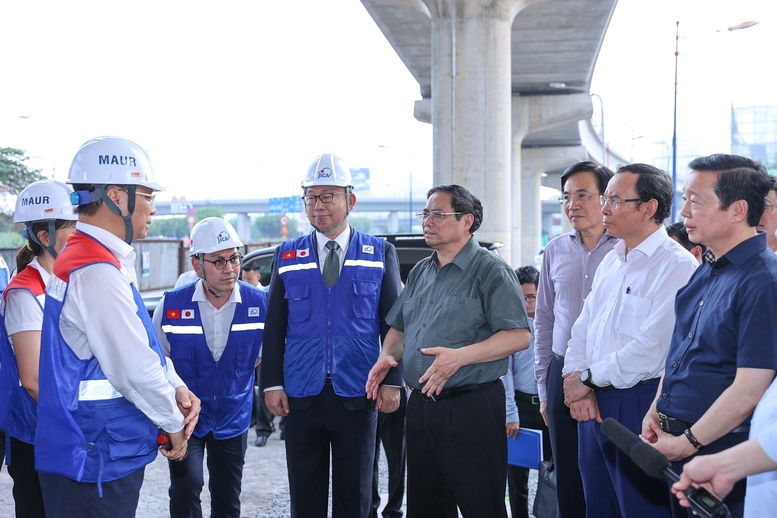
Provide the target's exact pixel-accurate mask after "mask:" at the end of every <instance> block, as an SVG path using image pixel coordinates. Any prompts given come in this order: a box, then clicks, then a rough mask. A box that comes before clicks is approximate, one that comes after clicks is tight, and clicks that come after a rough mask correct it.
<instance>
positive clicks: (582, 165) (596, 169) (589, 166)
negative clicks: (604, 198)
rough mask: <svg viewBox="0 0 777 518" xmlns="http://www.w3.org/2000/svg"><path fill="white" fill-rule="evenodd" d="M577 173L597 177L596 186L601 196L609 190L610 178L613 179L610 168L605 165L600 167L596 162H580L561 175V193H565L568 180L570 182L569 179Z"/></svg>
mask: <svg viewBox="0 0 777 518" xmlns="http://www.w3.org/2000/svg"><path fill="white" fill-rule="evenodd" d="M577 173H591V174H593V175H594V176H595V177H596V186H597V187H598V188H599V194H602V193H604V190H605V189H606V188H607V183H608V182H609V181H610V178H612V175H613V173H612V171H610V170H609V169H608V168H606V167H604V166H603V165H599V164H597V163H596V162H591V161H588V160H586V161H584V162H578V163H576V164H572V165H571V166H569V167H568V168H567V170H566V171H564V173H563V174H562V175H561V191H562V192H563V191H564V187H566V185H567V180H569V177H570V176H572V175H573V174H577Z"/></svg>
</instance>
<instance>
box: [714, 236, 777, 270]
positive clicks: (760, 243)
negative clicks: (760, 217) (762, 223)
mask: <svg viewBox="0 0 777 518" xmlns="http://www.w3.org/2000/svg"><path fill="white" fill-rule="evenodd" d="M766 243H767V242H766V233H765V232H759V233H758V234H757V235H755V236H753V237H751V238H748V239H746V240H744V241H742V242H741V243H739V244H738V245H737V246H735V247H734V248H732V249H731V250H729V251H728V252H726V253H725V254H723V256H722V257H718V260H717V261H715V264H725V262H723V263H720V262H719V261H721V260H724V261H728V262H730V263H731V264H733V265H734V266H741V265H742V264H743V263H744V262H745V261H747V260H748V259H750V258H751V257H752V256H754V255H756V254H758V253H760V252H762V251H763V250H764V249H765V248H766Z"/></svg>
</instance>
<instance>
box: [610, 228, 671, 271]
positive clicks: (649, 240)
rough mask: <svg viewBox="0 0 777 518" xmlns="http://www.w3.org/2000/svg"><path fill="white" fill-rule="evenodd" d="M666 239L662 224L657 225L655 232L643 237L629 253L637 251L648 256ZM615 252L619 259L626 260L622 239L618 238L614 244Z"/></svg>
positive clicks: (666, 235) (624, 245)
mask: <svg viewBox="0 0 777 518" xmlns="http://www.w3.org/2000/svg"><path fill="white" fill-rule="evenodd" d="M667 239H669V235H668V234H667V233H666V229H665V228H664V226H663V225H659V226H658V228H657V229H656V230H655V232H653V233H652V234H650V235H649V236H648V237H646V238H645V239H643V240H642V242H641V243H640V244H638V245H637V246H635V247H634V248H632V249H631V250H630V251H629V253H633V252H637V251H639V252H641V253H642V254H644V255H646V256H647V257H650V256H651V255H653V253H654V252H655V251H656V250H658V247H660V246H661V243H663V242H664V241H666V240H667ZM615 252H616V253H617V254H618V257H619V258H620V260H621V261H623V262H625V261H626V243H624V242H623V240H620V241H618V242H617V243H616V244H615Z"/></svg>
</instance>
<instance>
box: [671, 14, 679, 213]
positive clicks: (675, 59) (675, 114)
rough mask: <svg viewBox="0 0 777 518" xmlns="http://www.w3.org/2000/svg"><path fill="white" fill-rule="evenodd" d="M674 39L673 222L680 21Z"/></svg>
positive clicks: (675, 180) (674, 210) (673, 211)
mask: <svg viewBox="0 0 777 518" xmlns="http://www.w3.org/2000/svg"><path fill="white" fill-rule="evenodd" d="M674 38H675V41H674V128H673V130H672V223H674V222H675V217H676V214H677V208H676V206H677V203H675V199H676V198H677V60H678V56H679V55H680V51H679V47H680V22H679V21H677V22H676V29H675V37H674Z"/></svg>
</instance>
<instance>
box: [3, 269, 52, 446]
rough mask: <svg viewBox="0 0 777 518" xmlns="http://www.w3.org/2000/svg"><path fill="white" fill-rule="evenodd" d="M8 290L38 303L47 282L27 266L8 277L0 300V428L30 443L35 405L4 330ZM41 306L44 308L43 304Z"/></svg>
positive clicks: (33, 425) (34, 424)
mask: <svg viewBox="0 0 777 518" xmlns="http://www.w3.org/2000/svg"><path fill="white" fill-rule="evenodd" d="M11 290H27V291H29V292H30V293H31V294H32V296H33V297H35V302H37V303H38V305H39V306H40V302H39V301H38V298H37V297H39V296H40V295H43V294H44V293H45V291H46V285H45V284H44V283H43V279H42V278H41V276H40V272H39V271H38V270H36V269H35V268H33V267H31V266H28V267H26V268H25V269H24V270H22V271H21V273H19V275H17V276H16V277H14V278H13V279H12V280H11V283H10V284H9V285H8V287H7V288H6V290H5V291H4V292H3V297H2V301H1V302H0V306H1V307H0V319H2V325H0V362H2V366H3V367H2V370H0V429H2V430H3V431H5V432H6V433H7V434H8V435H10V436H12V437H14V438H16V439H18V440H20V441H22V442H26V443H27V444H32V443H33V441H34V440H35V427H36V425H37V423H38V404H37V403H36V402H35V400H34V399H32V396H30V393H29V392H27V389H25V388H24V387H22V384H21V381H20V378H19V366H18V364H17V363H16V355H15V354H14V350H13V348H12V347H11V341H10V340H9V339H8V333H7V332H6V330H5V300H6V297H7V296H8V293H9V292H10V291H11ZM40 309H41V311H43V307H42V306H40Z"/></svg>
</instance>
